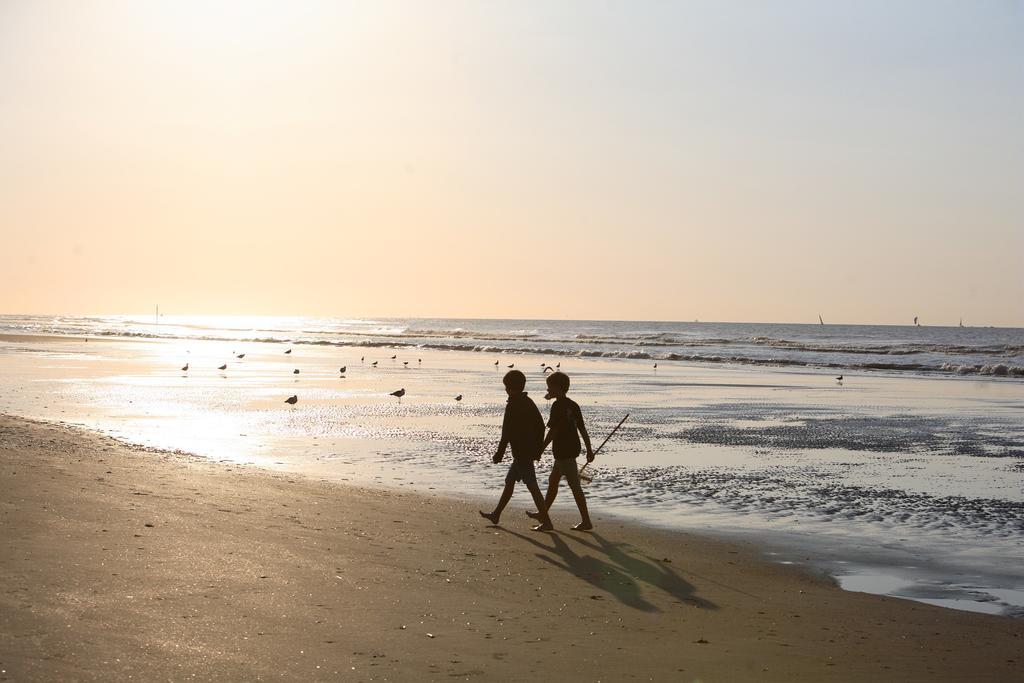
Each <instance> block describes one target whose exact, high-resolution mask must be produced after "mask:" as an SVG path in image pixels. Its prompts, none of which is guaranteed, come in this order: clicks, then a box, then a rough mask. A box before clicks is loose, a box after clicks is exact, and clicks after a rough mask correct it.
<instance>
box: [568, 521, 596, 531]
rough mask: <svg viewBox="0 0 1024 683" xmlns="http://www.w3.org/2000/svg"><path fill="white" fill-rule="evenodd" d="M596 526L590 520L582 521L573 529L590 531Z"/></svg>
mask: <svg viewBox="0 0 1024 683" xmlns="http://www.w3.org/2000/svg"><path fill="white" fill-rule="evenodd" d="M593 528H594V525H593V524H591V523H590V522H580V523H579V524H577V525H576V526H574V527H573V528H572V530H573V531H590V530H591V529H593Z"/></svg>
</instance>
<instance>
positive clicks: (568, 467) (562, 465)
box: [551, 458, 580, 484]
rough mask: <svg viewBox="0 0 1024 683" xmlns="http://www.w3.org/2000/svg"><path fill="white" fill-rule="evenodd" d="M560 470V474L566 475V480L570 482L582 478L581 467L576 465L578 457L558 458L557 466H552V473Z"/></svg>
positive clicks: (556, 460)
mask: <svg viewBox="0 0 1024 683" xmlns="http://www.w3.org/2000/svg"><path fill="white" fill-rule="evenodd" d="M555 472H558V474H559V476H562V477H565V480H566V481H567V482H569V483H570V484H571V483H572V482H573V481H575V482H577V483H578V482H579V480H580V471H579V467H577V466H576V458H556V459H555V466H554V467H552V468H551V473H552V474H554V473H555Z"/></svg>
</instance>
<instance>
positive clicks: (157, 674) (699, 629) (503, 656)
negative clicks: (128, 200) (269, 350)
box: [0, 417, 1024, 681]
mask: <svg viewBox="0 0 1024 683" xmlns="http://www.w3.org/2000/svg"><path fill="white" fill-rule="evenodd" d="M0 458H2V467H0V472H2V477H3V486H2V491H3V493H2V497H3V498H2V509H3V515H2V518H0V519H2V522H0V524H2V527H3V529H2V535H3V538H4V539H5V540H4V552H3V553H2V555H0V578H2V581H3V585H4V587H5V589H4V592H3V597H2V609H0V669H2V673H0V678H2V679H3V680H98V679H105V680H111V679H116V680H126V679H128V678H134V679H142V680H154V679H158V678H159V679H168V680H182V679H186V678H191V677H193V676H194V677H196V678H200V679H235V680H238V679H248V680H262V679H270V678H275V679H281V678H283V679H286V680H287V679H291V680H313V679H329V678H341V679H344V680H453V679H467V680H470V679H477V680H523V679H526V678H533V677H536V676H544V677H551V678H555V677H561V678H565V677H571V678H573V679H574V680H634V679H635V680H711V681H713V680H794V679H799V680H993V681H995V680H1014V679H1015V678H1017V677H1019V675H1020V672H1021V664H1022V660H1024V657H1022V656H1021V652H1022V649H1024V624H1022V623H1021V621H1019V620H1013V619H1008V618H1004V617H996V616H988V615H982V614H973V613H967V612H959V611H953V610H947V609H942V608H938V607H932V606H929V605H924V604H919V603H914V602H910V601H905V600H898V599H893V598H887V597H881V596H874V595H868V594H861V593H850V592H844V591H841V590H839V589H838V588H836V587H835V586H834V585H832V583H831V582H830V581H828V580H826V579H823V578H819V577H814V576H810V575H807V574H805V573H802V572H800V571H799V570H796V569H794V568H792V567H787V566H781V565H778V564H771V563H768V562H766V561H765V560H764V559H763V557H762V556H761V555H760V554H759V552H758V550H757V549H756V548H754V547H744V546H738V545H734V544H730V543H725V542H721V541H716V540H713V539H711V538H707V537H699V536H694V535H685V534H679V533H670V532H661V531H657V530H651V529H645V528H638V527H636V526H632V525H628V524H625V523H622V522H620V521H617V520H614V519H608V518H602V517H601V515H600V511H598V514H597V515H596V517H595V521H596V523H597V525H598V526H597V531H596V532H595V533H591V534H584V533H572V532H566V531H564V529H566V528H567V527H568V525H569V523H570V522H571V521H572V520H570V519H566V518H565V516H564V515H562V516H556V517H555V522H556V525H557V526H559V527H560V529H562V530H561V531H559V532H557V533H553V534H537V533H533V532H530V531H529V525H528V520H527V519H526V517H525V516H524V515H523V514H522V508H514V509H510V510H509V511H508V513H507V514H506V518H505V519H503V520H502V526H501V528H495V527H489V526H487V525H486V524H485V523H483V522H482V521H481V520H479V518H478V517H477V516H476V508H477V507H478V501H474V500H460V499H453V498H445V497H440V496H436V497H431V496H423V495H418V494H410V493H403V492H397V491H381V490H372V489H364V488H356V487H346V486H343V485H339V484H337V483H331V482H325V481H317V480H315V479H312V478H302V477H297V476H295V475H291V474H281V473H275V472H268V471H264V470H259V469H257V468H253V467H240V466H237V465H232V464H219V463H213V462H210V461H208V460H206V459H202V458H197V457H192V456H189V455H187V454H180V453H166V452H154V451H151V450H144V449H140V448H138V447H133V446H129V445H125V444H121V443H119V442H117V441H115V440H113V439H111V438H109V437H106V436H102V435H99V434H96V433H92V432H88V431H84V430H79V429H74V428H69V427H65V426H60V425H53V424H45V423H39V422H32V421H27V420H22V419H18V418H12V417H2V418H0ZM497 485H498V483H497V482H496V492H497ZM515 502H518V503H520V504H524V503H525V502H526V496H525V494H524V495H523V496H521V497H520V498H519V500H518V501H514V503H515Z"/></svg>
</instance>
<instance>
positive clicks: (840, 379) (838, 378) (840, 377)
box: [836, 375, 843, 384]
mask: <svg viewBox="0 0 1024 683" xmlns="http://www.w3.org/2000/svg"><path fill="white" fill-rule="evenodd" d="M836 381H837V382H839V383H840V384H842V383H843V376H842V375H839V376H838V377H836Z"/></svg>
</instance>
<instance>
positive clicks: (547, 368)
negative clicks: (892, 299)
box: [181, 349, 843, 406]
mask: <svg viewBox="0 0 1024 683" xmlns="http://www.w3.org/2000/svg"><path fill="white" fill-rule="evenodd" d="M231 353H235V352H234V351H232V352H231ZM291 353H292V350H291V349H287V350H286V351H285V352H284V355H286V356H289V355H291ZM235 358H238V359H239V360H241V359H243V358H245V354H244V353H238V354H235ZM397 358H398V354H394V355H392V356H391V360H396V359H397ZM359 362H360V363H365V362H366V356H361V357H360V358H359ZM378 362H379V361H372V362H371V363H370V365H371V366H372V367H374V368H376V367H377V363H378ZM416 364H417V365H422V364H423V359H422V358H418V359H416ZM499 365H501V361H500V360H496V361H494V367H495V368H498V366H499ZM402 367H404V368H408V367H409V361H407V360H404V361H402ZM505 367H507V368H508V369H509V370H512V369H515V367H516V364H515V363H510V364H508V365H506V366H505ZM540 367H541V372H543V373H545V374H546V373H548V372H557V371H559V370H561V368H562V362H561V361H559V362H557V363H555V364H554V365H548V364H547V363H541V364H540ZM217 369H218V370H220V371H222V372H223V371H224V370H227V369H228V364H227V363H223V364H221V365H219V366H217ZM188 370H189V364H188V363H185V365H184V366H182V368H181V371H182V372H186V373H187V372H188ZM346 370H348V366H347V365H342V366H341V367H340V368H338V371H339V373H340V375H339V377H340V378H341V379H344V377H345V371H346ZM654 371H655V372H657V371H658V364H657V363H655V364H654ZM292 374H293V375H298V374H299V369H298V368H295V369H294V370H292ZM836 383H837V384H839V385H840V386H842V384H843V376H842V375H839V376H838V377H836ZM388 396H395V397H396V398H398V403H399V405H401V403H402V397H403V396H405V387H402V388H401V389H399V390H398V391H392V392H391V393H390V394H388ZM455 401H456V402H457V403H458V402H460V401H462V394H459V395H458V396H456V397H455ZM284 402H285V403H287V404H288V405H292V406H293V405H295V404H296V403H298V402H299V396H298V394H292V395H291V396H289V397H288V398H286V399H285V400H284Z"/></svg>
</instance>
